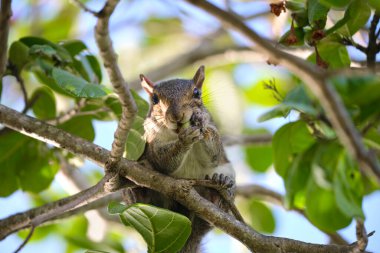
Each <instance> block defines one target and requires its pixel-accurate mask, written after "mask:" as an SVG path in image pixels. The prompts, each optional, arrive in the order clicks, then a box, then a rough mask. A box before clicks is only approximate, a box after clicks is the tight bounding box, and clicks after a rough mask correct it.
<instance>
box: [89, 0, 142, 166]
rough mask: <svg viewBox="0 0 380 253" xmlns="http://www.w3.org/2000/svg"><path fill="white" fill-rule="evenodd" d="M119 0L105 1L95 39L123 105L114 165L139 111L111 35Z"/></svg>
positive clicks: (112, 157) (115, 137)
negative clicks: (118, 60) (111, 20)
mask: <svg viewBox="0 0 380 253" xmlns="http://www.w3.org/2000/svg"><path fill="white" fill-rule="evenodd" d="M118 2H119V1H118V0H108V1H107V2H106V3H105V5H104V7H103V9H102V10H101V11H100V12H99V14H98V22H97V23H96V27H95V39H96V43H97V45H98V48H99V50H100V55H101V56H102V58H103V62H104V67H105V68H106V70H107V72H108V75H109V77H110V80H111V83H112V86H113V88H114V91H115V92H116V94H117V95H118V96H119V100H120V102H121V106H122V115H121V118H120V120H119V123H118V126H117V129H116V131H115V134H114V141H113V143H112V151H111V155H110V163H111V164H113V165H114V164H115V163H117V162H118V161H119V160H120V158H121V157H122V156H123V153H124V150H125V142H126V140H127V134H128V132H129V130H130V129H131V127H132V123H133V120H134V118H135V115H136V112H137V106H136V103H135V101H134V99H133V97H132V94H131V92H130V90H129V86H128V84H127V83H126V82H125V80H124V78H123V76H122V74H121V71H120V68H119V66H118V64H117V56H116V53H115V51H114V49H113V46H112V41H111V38H110V36H109V28H108V24H109V19H110V17H111V15H112V13H113V11H114V10H115V7H116V5H117V4H118ZM113 165H110V167H111V168H112V167H113Z"/></svg>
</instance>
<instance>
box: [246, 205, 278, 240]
mask: <svg viewBox="0 0 380 253" xmlns="http://www.w3.org/2000/svg"><path fill="white" fill-rule="evenodd" d="M249 214H250V217H251V220H250V222H251V225H252V227H253V228H254V229H256V230H257V231H259V232H262V233H273V232H274V230H275V228H276V222H275V219H274V216H273V213H272V211H271V210H270V209H269V208H268V206H267V205H265V204H264V203H263V202H261V201H258V200H256V199H251V200H250V201H249Z"/></svg>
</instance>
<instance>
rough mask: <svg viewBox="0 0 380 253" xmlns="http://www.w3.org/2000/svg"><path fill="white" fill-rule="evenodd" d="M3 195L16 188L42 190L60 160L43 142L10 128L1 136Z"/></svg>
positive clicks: (0, 156)
mask: <svg viewBox="0 0 380 253" xmlns="http://www.w3.org/2000/svg"><path fill="white" fill-rule="evenodd" d="M0 164H1V169H0V178H1V179H2V184H1V187H0V196H3V197H5V196H8V195H10V194H11V193H13V192H14V191H16V190H17V189H19V188H21V189H23V190H25V191H30V192H40V191H42V190H44V189H46V188H47V187H48V186H49V185H50V183H51V182H52V180H53V179H54V176H55V174H56V172H57V171H58V164H57V162H56V160H55V158H54V156H53V153H52V151H51V150H50V149H48V148H47V146H46V145H45V144H44V143H41V142H39V141H36V140H33V139H31V138H29V137H26V136H24V135H22V134H20V133H16V132H9V133H7V134H6V135H4V136H2V137H1V138H0Z"/></svg>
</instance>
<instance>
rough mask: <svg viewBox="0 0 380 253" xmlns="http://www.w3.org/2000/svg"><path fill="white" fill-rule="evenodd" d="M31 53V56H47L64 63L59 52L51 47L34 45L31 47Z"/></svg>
mask: <svg viewBox="0 0 380 253" xmlns="http://www.w3.org/2000/svg"><path fill="white" fill-rule="evenodd" d="M29 53H30V55H37V56H46V57H48V58H54V57H56V59H59V60H60V61H62V59H60V57H59V55H58V53H57V51H56V50H55V49H54V48H52V47H51V46H49V45H46V44H45V45H33V46H31V47H30V49H29Z"/></svg>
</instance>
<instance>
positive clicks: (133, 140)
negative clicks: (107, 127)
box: [125, 90, 149, 161]
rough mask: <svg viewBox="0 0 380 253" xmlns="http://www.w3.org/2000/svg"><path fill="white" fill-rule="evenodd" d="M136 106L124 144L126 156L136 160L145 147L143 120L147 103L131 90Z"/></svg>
mask: <svg viewBox="0 0 380 253" xmlns="http://www.w3.org/2000/svg"><path fill="white" fill-rule="evenodd" d="M131 92H132V96H133V98H134V100H135V101H136V105H137V108H138V111H137V115H136V117H135V120H134V122H133V124H132V128H131V129H130V130H129V133H128V136H127V142H126V144H125V149H126V158H127V159H129V160H134V161H136V160H138V159H139V158H140V156H141V155H142V153H143V152H144V149H145V139H144V127H143V126H144V120H145V118H146V115H147V113H148V110H149V104H148V103H147V102H146V101H145V100H144V99H142V98H141V97H140V96H139V95H138V94H137V93H136V92H135V91H133V90H132V91H131Z"/></svg>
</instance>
